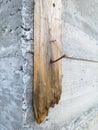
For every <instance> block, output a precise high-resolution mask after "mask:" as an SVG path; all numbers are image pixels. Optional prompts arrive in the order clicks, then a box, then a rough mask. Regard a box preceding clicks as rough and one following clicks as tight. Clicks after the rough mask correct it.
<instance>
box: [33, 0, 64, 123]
mask: <svg viewBox="0 0 98 130" xmlns="http://www.w3.org/2000/svg"><path fill="white" fill-rule="evenodd" d="M61 55H62V45H61V0H35V8H34V112H35V118H36V121H37V122H38V123H41V122H42V121H43V120H44V119H45V117H46V116H47V115H48V111H49V108H50V107H53V106H54V104H55V103H58V102H59V100H60V96H61V92H62V65H61V61H58V62H56V63H54V64H51V63H50V60H51V59H52V60H53V59H57V58H58V57H60V56H61Z"/></svg>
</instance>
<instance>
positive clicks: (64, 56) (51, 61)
mask: <svg viewBox="0 0 98 130" xmlns="http://www.w3.org/2000/svg"><path fill="white" fill-rule="evenodd" d="M66 57H67V56H66V55H65V54H64V55H63V56H61V57H59V58H58V59H56V60H50V63H51V64H52V63H55V62H57V61H59V60H61V59H62V58H66Z"/></svg>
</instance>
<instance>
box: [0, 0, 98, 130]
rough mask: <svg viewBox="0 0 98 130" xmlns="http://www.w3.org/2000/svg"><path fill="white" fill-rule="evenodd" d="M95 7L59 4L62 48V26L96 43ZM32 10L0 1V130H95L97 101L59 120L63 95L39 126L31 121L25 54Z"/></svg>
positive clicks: (71, 1)
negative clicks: (74, 30)
mask: <svg viewBox="0 0 98 130" xmlns="http://www.w3.org/2000/svg"><path fill="white" fill-rule="evenodd" d="M97 5H98V0H86V1H85V0H62V34H63V44H64V37H65V33H64V32H65V31H64V30H65V28H64V27H65V23H68V24H70V25H72V26H74V27H75V28H79V29H80V30H81V31H83V32H84V33H86V34H88V35H89V37H93V38H94V39H95V40H96V41H97V40H98V30H97V28H98V16H97V14H98V6H97ZM33 7H34V2H33V0H29V1H28V0H0V130H97V129H98V125H97V124H98V123H97V122H98V109H97V108H98V106H97V101H95V102H94V103H92V104H91V105H89V108H85V111H82V110H81V111H82V112H78V113H77V112H75V113H74V114H73V115H71V114H70V113H69V114H67V116H63V115H64V103H63V102H62V100H63V99H64V98H65V93H64V92H63V94H62V98H61V102H60V104H59V105H57V106H55V108H52V109H51V110H50V112H49V116H48V117H47V118H46V120H45V121H44V122H43V123H42V124H41V125H37V124H36V122H35V121H34V115H33V108H32V99H33V95H32V93H33V89H32V86H33V78H32V77H33V69H32V68H33V55H32V54H30V53H28V51H30V50H31V51H33ZM83 38H84V37H82V39H83ZM97 43H98V42H97ZM63 65H64V63H63ZM63 69H64V67H63ZM63 81H64V79H63ZM63 83H64V82H63ZM97 84H98V82H97ZM64 88H65V86H64V84H63V89H64ZM65 106H66V105H65ZM85 106H86V105H85ZM62 110H63V111H62ZM71 112H72V111H71ZM69 115H70V116H69ZM67 117H68V118H67ZM67 119H68V120H67Z"/></svg>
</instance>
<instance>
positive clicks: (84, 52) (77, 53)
mask: <svg viewBox="0 0 98 130" xmlns="http://www.w3.org/2000/svg"><path fill="white" fill-rule="evenodd" d="M62 32H63V34H62V35H63V36H62V38H63V53H65V54H67V55H68V56H69V57H74V58H80V59H87V60H92V61H98V42H97V41H96V40H95V39H94V38H92V37H91V36H89V35H88V34H86V33H84V32H83V31H82V30H80V29H79V28H77V27H76V26H73V25H70V24H68V23H63V28H62Z"/></svg>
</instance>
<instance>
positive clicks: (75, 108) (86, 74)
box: [48, 59, 98, 124]
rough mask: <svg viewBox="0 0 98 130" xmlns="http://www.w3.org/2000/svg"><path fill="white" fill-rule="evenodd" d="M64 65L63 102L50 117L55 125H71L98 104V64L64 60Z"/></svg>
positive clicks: (52, 110)
mask: <svg viewBox="0 0 98 130" xmlns="http://www.w3.org/2000/svg"><path fill="white" fill-rule="evenodd" d="M62 64H63V69H62V73H63V81H62V84H63V88H62V96H61V100H60V103H59V105H57V106H55V108H54V109H51V110H50V113H49V116H48V118H49V121H50V122H54V123H55V124H58V123H60V124H63V123H64V124H66V123H69V122H70V121H71V120H72V119H75V118H77V117H79V116H80V115H81V114H83V112H86V111H88V110H89V109H91V108H94V107H96V104H97V102H98V63H92V62H86V61H79V60H78V61H77V60H72V59H64V60H63V62H62ZM58 113H59V114H58Z"/></svg>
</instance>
